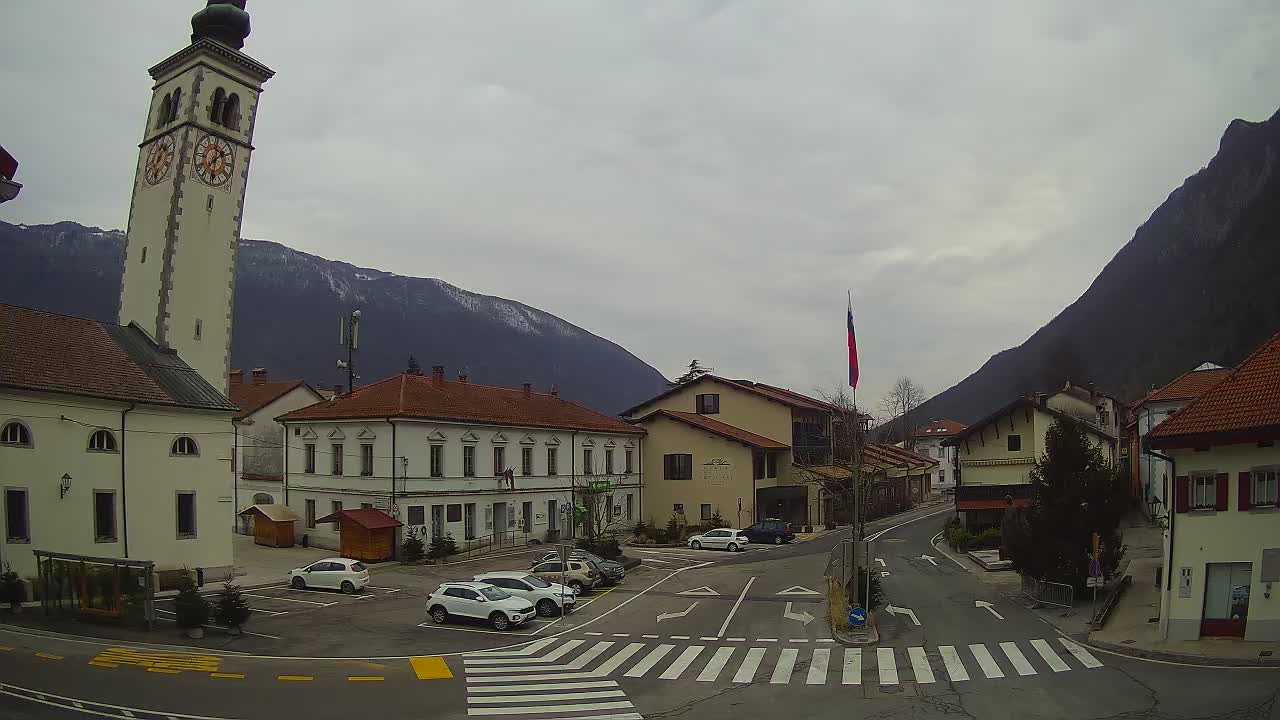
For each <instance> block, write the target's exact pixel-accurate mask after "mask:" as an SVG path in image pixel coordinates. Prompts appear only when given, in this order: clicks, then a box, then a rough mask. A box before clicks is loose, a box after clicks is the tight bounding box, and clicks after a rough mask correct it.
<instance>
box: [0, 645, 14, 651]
mask: <svg viewBox="0 0 1280 720" xmlns="http://www.w3.org/2000/svg"><path fill="white" fill-rule="evenodd" d="M12 649H13V648H11V647H9V646H8V645H0V650H12Z"/></svg>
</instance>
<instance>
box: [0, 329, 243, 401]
mask: <svg viewBox="0 0 1280 720" xmlns="http://www.w3.org/2000/svg"><path fill="white" fill-rule="evenodd" d="M0 386H3V387H10V388H16V389H22V390H34V391H42V392H53V393H65V394H68V395H80V396H85V397H95V398H103V399H108V400H119V401H123V402H138V403H147V404H151V405H171V406H180V407H197V408H206V409H212V410H234V409H235V407H234V406H233V405H232V404H231V402H230V401H229V400H228V399H227V398H226V397H224V396H223V395H222V393H221V392H219V391H218V390H217V389H216V388H214V387H213V386H212V385H210V384H209V383H208V382H207V381H205V380H204V378H202V377H200V374H199V373H197V372H196V371H195V370H193V369H192V368H191V367H190V366H189V365H187V364H186V363H185V362H183V361H182V360H181V358H179V357H178V356H177V355H176V354H175V353H173V352H172V351H169V350H166V349H164V348H161V347H160V346H158V345H157V344H156V343H155V341H153V340H151V338H149V337H147V335H146V333H144V332H143V331H142V330H140V329H138V328H137V327H136V326H133V325H128V326H122V325H115V324H112V323H103V322H98V321H96V320H86V319H85V318H79V317H74V316H71V315H60V314H58V313H52V312H47V311H44V310H36V309H33V308H28V307H21V306H18V305H3V304H0Z"/></svg>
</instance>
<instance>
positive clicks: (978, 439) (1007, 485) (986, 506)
mask: <svg viewBox="0 0 1280 720" xmlns="http://www.w3.org/2000/svg"><path fill="white" fill-rule="evenodd" d="M1051 400H1052V397H1046V396H1044V395H1040V396H1038V397H1036V398H1029V397H1021V398H1018V399H1017V400H1014V401H1013V402H1011V403H1009V404H1008V405H1005V406H1004V407H1002V408H1000V409H999V410H997V411H995V412H994V413H992V414H990V415H988V416H987V417H985V418H983V419H982V420H979V421H978V422H976V423H973V424H972V425H970V426H969V427H967V428H965V429H964V430H962V431H960V432H958V433H956V434H955V435H953V436H951V437H950V438H948V439H946V440H945V441H943V443H942V444H943V446H945V447H955V448H956V460H955V462H956V467H955V468H954V472H953V473H952V474H953V475H954V476H955V480H956V510H957V511H958V512H959V515H960V521H961V522H962V523H964V525H965V527H973V526H992V525H997V524H999V522H1000V517H1001V515H1002V514H1003V512H1004V508H1005V506H1006V498H1007V497H1012V498H1013V501H1014V504H1015V505H1018V506H1024V507H1025V506H1027V505H1030V504H1031V469H1032V468H1033V467H1034V466H1035V464H1036V462H1037V461H1038V460H1039V459H1040V456H1041V454H1042V453H1043V448H1044V436H1045V433H1046V432H1048V430H1049V427H1050V426H1051V425H1053V423H1054V422H1055V421H1062V422H1069V423H1076V424H1078V425H1080V426H1081V427H1083V428H1084V429H1085V431H1086V434H1087V435H1088V436H1089V438H1090V440H1091V441H1092V442H1093V444H1094V445H1096V446H1097V447H1099V448H1100V449H1101V450H1102V454H1103V455H1104V456H1105V457H1107V458H1109V459H1111V460H1112V461H1113V462H1114V459H1115V447H1116V442H1117V440H1116V438H1115V436H1113V435H1111V434H1109V433H1108V432H1107V431H1106V430H1104V429H1103V428H1102V427H1099V426H1098V425H1095V424H1093V423H1090V422H1086V421H1085V420H1084V419H1082V418H1080V417H1077V416H1076V415H1074V414H1069V413H1067V412H1064V411H1063V410H1060V409H1057V408H1055V407H1053V404H1054V403H1052V402H1051Z"/></svg>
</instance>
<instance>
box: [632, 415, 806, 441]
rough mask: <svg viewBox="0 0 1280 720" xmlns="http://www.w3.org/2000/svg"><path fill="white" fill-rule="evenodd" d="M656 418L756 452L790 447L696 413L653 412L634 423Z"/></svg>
mask: <svg viewBox="0 0 1280 720" xmlns="http://www.w3.org/2000/svg"><path fill="white" fill-rule="evenodd" d="M658 416H662V417H666V418H671V419H672V420H675V421H676V422H682V423H684V424H685V425H689V426H691V427H695V428H698V429H700V430H706V431H707V432H710V433H715V434H716V435H719V436H721V437H723V438H727V439H729V440H733V441H734V442H740V443H742V444H743V445H749V446H751V447H753V448H756V449H757V450H786V449H787V448H789V447H791V446H790V445H785V444H783V443H780V442H778V441H777V440H771V439H769V438H767V437H765V436H763V435H757V434H755V433H753V432H750V431H748V430H743V429H742V428H739V427H734V426H733V425H730V424H729V423H725V422H720V421H719V420H712V419H711V418H709V417H707V416H706V415H698V414H697V413H686V412H676V411H674V410H655V411H653V412H651V413H649V414H648V415H645V416H644V417H642V418H640V419H639V420H636V422H637V423H644V422H648V421H649V420H651V419H653V418H655V417H658Z"/></svg>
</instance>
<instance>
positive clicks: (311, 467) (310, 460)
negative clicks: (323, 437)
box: [302, 443, 316, 473]
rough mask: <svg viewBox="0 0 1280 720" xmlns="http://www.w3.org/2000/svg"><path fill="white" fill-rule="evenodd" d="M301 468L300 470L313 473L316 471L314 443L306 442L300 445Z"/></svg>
mask: <svg viewBox="0 0 1280 720" xmlns="http://www.w3.org/2000/svg"><path fill="white" fill-rule="evenodd" d="M302 457H303V468H302V472H305V473H313V472H315V471H316V444H315V443H307V444H306V445H303V446H302Z"/></svg>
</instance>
